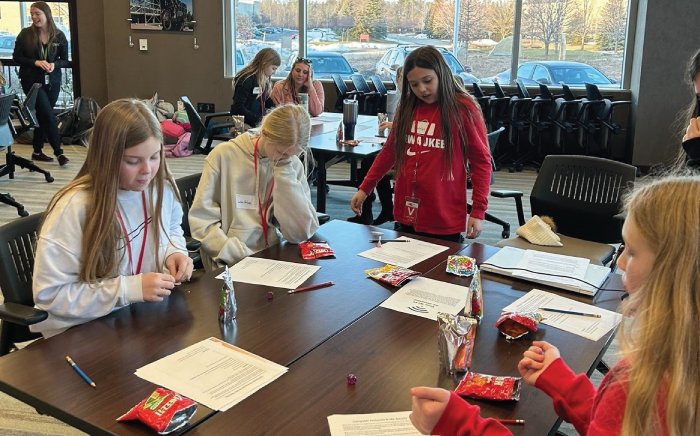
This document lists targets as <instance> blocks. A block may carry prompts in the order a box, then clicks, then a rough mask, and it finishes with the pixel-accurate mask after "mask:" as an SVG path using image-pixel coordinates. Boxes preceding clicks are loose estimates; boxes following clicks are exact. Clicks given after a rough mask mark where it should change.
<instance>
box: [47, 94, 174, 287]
mask: <svg viewBox="0 0 700 436" xmlns="http://www.w3.org/2000/svg"><path fill="white" fill-rule="evenodd" d="M149 138H155V139H156V140H158V141H159V142H160V143H161V144H162V143H163V134H162V130H161V127H160V124H159V123H158V120H157V119H156V117H155V115H154V114H153V112H152V111H151V110H150V109H149V108H148V107H147V106H146V105H145V104H144V103H143V102H141V101H139V100H136V99H129V98H126V99H121V100H116V101H114V102H112V103H110V104H108V105H107V106H105V107H104V108H103V109H102V110H100V112H99V113H98V115H97V119H96V120H95V126H94V128H93V130H92V134H91V137H90V140H89V147H88V153H87V157H86V159H85V163H84V164H83V166H82V168H80V171H79V172H78V175H77V176H76V177H75V179H73V181H71V182H70V183H68V184H67V185H66V186H65V187H64V188H62V189H61V190H60V191H58V193H57V194H56V195H55V196H54V197H53V199H52V200H51V202H50V203H49V207H48V209H47V215H48V214H50V213H51V211H52V210H53V208H54V207H55V206H56V204H57V203H58V202H59V201H60V200H61V198H63V197H64V196H65V195H67V194H68V193H69V192H71V191H73V190H74V189H83V190H86V191H88V192H89V193H90V201H89V204H88V207H87V214H86V216H87V217H88V218H87V220H86V222H85V230H84V232H83V240H82V260H81V263H80V275H79V277H80V280H81V281H84V282H87V283H92V284H94V283H97V282H98V281H99V280H100V279H103V278H108V277H109V275H111V274H114V272H115V271H116V270H117V265H118V262H119V259H118V258H117V253H118V250H117V244H118V242H119V239H120V238H121V229H120V227H119V222H118V221H117V217H116V209H117V192H118V190H119V174H120V173H119V171H120V168H121V164H122V158H123V155H124V150H126V149H127V148H131V147H134V146H136V145H139V144H141V143H143V142H144V141H146V140H148V139H149ZM160 159H161V160H160V167H159V168H158V171H157V172H156V175H155V177H154V178H153V180H152V181H151V183H150V185H149V186H148V188H147V189H148V190H149V194H150V205H149V209H150V210H151V211H152V216H153V226H154V228H155V229H162V230H164V231H166V232H167V230H166V229H164V228H163V224H162V221H161V212H162V209H163V191H164V187H165V183H168V184H169V185H170V187H171V188H172V190H173V192H174V193H175V196H176V198H177V199H178V201H179V195H178V190H177V187H176V185H175V181H174V180H173V178H172V175H171V174H170V171H169V170H168V166H167V164H166V162H165V153H164V151H163V147H162V145H161V149H160ZM154 198H155V204H154ZM153 233H154V235H152V238H153V240H152V242H153V244H154V247H155V250H154V252H155V255H156V264H157V265H160V259H159V258H158V256H159V254H158V237H159V236H158V235H159V233H160V232H153Z"/></svg>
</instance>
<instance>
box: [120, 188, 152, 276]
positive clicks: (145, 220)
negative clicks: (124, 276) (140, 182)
mask: <svg viewBox="0 0 700 436" xmlns="http://www.w3.org/2000/svg"><path fill="white" fill-rule="evenodd" d="M141 202H142V204H143V226H144V230H143V241H141V253H140V254H139V263H138V264H137V265H136V270H134V260H133V257H132V254H131V241H130V240H129V234H128V233H127V231H126V226H125V225H124V219H123V218H122V214H121V212H119V206H117V218H118V219H119V224H120V225H121V227H122V233H124V241H126V252H127V253H129V268H130V269H131V275H138V274H140V273H141V263H142V262H143V253H144V251H146V239H147V238H148V209H147V208H146V193H145V192H143V191H141Z"/></svg>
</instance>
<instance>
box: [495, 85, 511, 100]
mask: <svg viewBox="0 0 700 436" xmlns="http://www.w3.org/2000/svg"><path fill="white" fill-rule="evenodd" d="M493 89H494V91H495V95H496V98H504V97H507V96H508V94H506V92H505V91H504V90H503V88H501V85H500V84H499V83H498V82H493Z"/></svg>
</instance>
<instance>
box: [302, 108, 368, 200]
mask: <svg viewBox="0 0 700 436" xmlns="http://www.w3.org/2000/svg"><path fill="white" fill-rule="evenodd" d="M321 117H323V118H324V119H327V118H337V120H338V122H332V123H324V124H321V125H316V126H312V128H311V139H310V141H309V148H310V149H311V153H312V154H313V156H314V158H315V159H316V165H317V169H318V172H317V179H316V210H317V211H318V212H325V211H326V185H327V184H336V185H346V186H355V187H356V185H357V184H358V180H357V171H356V166H357V159H362V158H364V157H367V156H372V155H375V154H378V153H379V151H380V150H381V149H382V147H381V145H380V144H372V143H367V142H360V143H359V144H358V145H355V146H348V145H342V144H337V142H336V136H337V132H338V123H339V122H340V121H341V120H342V119H343V114H331V113H326V112H324V113H323V114H321ZM377 128H378V124H377V117H374V116H368V115H360V116H358V120H357V125H356V126H355V138H356V139H357V138H362V137H369V136H375V135H376V134H377ZM334 157H343V158H347V159H350V161H351V174H350V178H349V179H348V180H346V181H342V182H341V181H327V178H328V175H327V171H326V163H327V162H328V161H329V160H331V159H333V158H334ZM349 210H350V208H349V206H348V211H349Z"/></svg>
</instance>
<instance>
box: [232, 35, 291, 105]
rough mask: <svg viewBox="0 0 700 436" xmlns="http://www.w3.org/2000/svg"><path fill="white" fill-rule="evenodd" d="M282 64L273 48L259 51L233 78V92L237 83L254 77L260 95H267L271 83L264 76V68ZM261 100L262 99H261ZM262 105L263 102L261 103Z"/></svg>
mask: <svg viewBox="0 0 700 436" xmlns="http://www.w3.org/2000/svg"><path fill="white" fill-rule="evenodd" d="M281 64H282V59H281V58H280V54H279V53H277V51H275V49H274V48H271V47H266V48H264V49H262V50H260V51H259V52H258V53H257V54H256V55H255V57H254V58H253V60H252V61H250V63H249V64H248V65H246V66H245V68H243V69H242V70H241V71H239V72H238V74H236V77H234V78H233V90H234V92H235V91H236V85H237V84H238V82H240V81H243V80H246V79H247V78H248V77H250V76H255V79H256V80H257V81H258V86H259V87H260V95H261V96H262V95H263V94H267V95H269V93H270V90H271V89H272V82H271V81H270V78H269V77H267V76H266V75H265V68H267V67H269V66H270V65H277V66H278V67H279V66H280V65H281ZM261 98H262V97H261ZM263 105H264V102H263Z"/></svg>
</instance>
